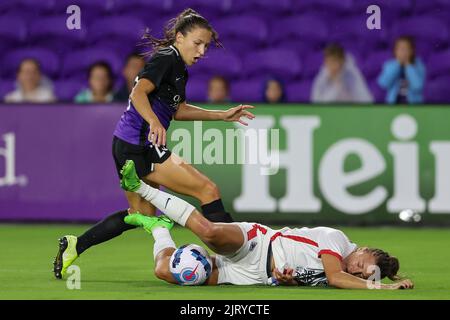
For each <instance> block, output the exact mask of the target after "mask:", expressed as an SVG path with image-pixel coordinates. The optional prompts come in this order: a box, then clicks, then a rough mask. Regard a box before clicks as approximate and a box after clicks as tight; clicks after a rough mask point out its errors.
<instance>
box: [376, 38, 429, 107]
mask: <svg viewBox="0 0 450 320" xmlns="http://www.w3.org/2000/svg"><path fill="white" fill-rule="evenodd" d="M394 56H395V59H391V60H389V61H386V62H385V63H384V66H383V70H382V71H381V74H380V76H379V77H378V84H379V85H380V86H381V87H382V88H383V89H386V90H387V94H386V102H387V103H390V104H403V103H422V102H423V87H424V84H425V66H424V64H423V63H422V61H421V60H420V58H418V57H416V50H415V43H414V40H413V39H412V38H411V37H408V36H402V37H399V38H398V39H397V40H396V41H395V45H394Z"/></svg>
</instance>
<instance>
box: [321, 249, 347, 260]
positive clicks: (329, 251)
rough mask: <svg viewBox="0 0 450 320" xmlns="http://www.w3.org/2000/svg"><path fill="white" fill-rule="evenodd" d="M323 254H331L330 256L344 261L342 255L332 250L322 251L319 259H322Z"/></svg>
mask: <svg viewBox="0 0 450 320" xmlns="http://www.w3.org/2000/svg"><path fill="white" fill-rule="evenodd" d="M323 254H329V255H332V256H335V257H336V258H338V259H339V260H340V261H342V257H341V255H340V254H339V253H337V252H334V251H332V250H320V251H319V258H320V256H321V255H323Z"/></svg>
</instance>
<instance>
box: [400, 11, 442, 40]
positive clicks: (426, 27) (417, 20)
mask: <svg viewBox="0 0 450 320" xmlns="http://www.w3.org/2000/svg"><path fill="white" fill-rule="evenodd" d="M405 34H409V35H412V36H414V37H415V38H416V39H417V41H418V42H420V41H429V42H437V43H439V42H441V43H448V38H449V30H448V27H447V25H446V23H444V22H443V21H441V20H439V19H436V18H434V17H427V16H424V17H411V18H407V19H403V20H400V21H398V22H396V23H395V24H394V26H393V27H392V32H391V36H392V38H391V39H393V40H394V39H395V38H397V37H398V36H401V35H405Z"/></svg>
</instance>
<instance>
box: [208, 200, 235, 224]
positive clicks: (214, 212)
mask: <svg viewBox="0 0 450 320" xmlns="http://www.w3.org/2000/svg"><path fill="white" fill-rule="evenodd" d="M202 211H203V215H204V216H205V218H206V219H208V220H209V221H211V222H233V221H234V220H233V218H232V217H231V215H230V214H229V213H228V212H226V211H225V208H224V206H223V203H222V199H217V200H214V201H213V202H210V203H207V204H204V205H203V206H202Z"/></svg>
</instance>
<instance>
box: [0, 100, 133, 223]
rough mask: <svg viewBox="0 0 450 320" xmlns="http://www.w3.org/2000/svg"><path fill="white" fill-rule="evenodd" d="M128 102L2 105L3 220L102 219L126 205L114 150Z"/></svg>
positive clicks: (0, 208)
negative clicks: (113, 155) (114, 134)
mask: <svg viewBox="0 0 450 320" xmlns="http://www.w3.org/2000/svg"><path fill="white" fill-rule="evenodd" d="M124 108H125V107H124V105H123V104H122V105H73V106H71V105H48V106H45V105H44V106H43V105H38V106H37V105H7V106H5V105H3V106H1V105H0V220H3V221H6V220H36V221H39V220H53V221H97V220H99V219H101V218H103V217H104V216H106V215H107V214H109V213H111V212H114V211H118V210H121V209H125V208H127V202H126V200H125V195H124V193H123V192H122V190H121V189H120V186H119V178H118V176H117V173H116V169H115V166H114V161H113V158H112V154H111V145H112V133H113V131H114V128H115V125H116V123H117V121H118V120H119V118H120V116H121V114H122V113H123V111H124Z"/></svg>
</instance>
